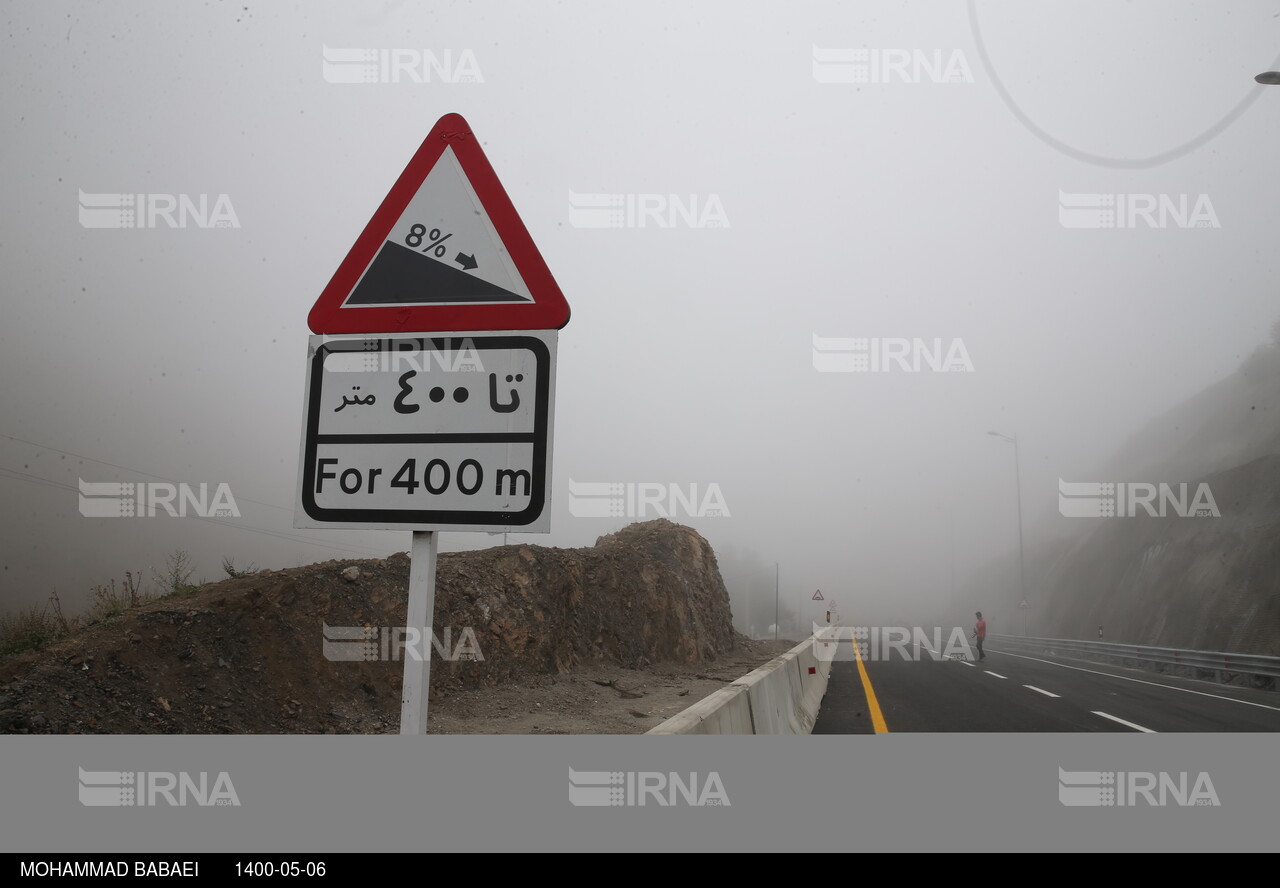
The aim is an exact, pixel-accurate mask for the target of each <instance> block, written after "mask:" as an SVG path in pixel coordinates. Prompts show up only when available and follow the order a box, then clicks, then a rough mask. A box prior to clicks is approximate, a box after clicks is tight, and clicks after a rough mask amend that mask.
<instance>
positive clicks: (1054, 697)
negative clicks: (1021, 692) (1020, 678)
mask: <svg viewBox="0 0 1280 888" xmlns="http://www.w3.org/2000/svg"><path fill="white" fill-rule="evenodd" d="M1023 687H1024V688H1027V689H1028V690H1031V691H1035V692H1036V693H1037V694H1044V695H1045V696H1046V697H1052V698H1053V699H1055V700H1057V699H1058V695H1057V694H1050V693H1049V692H1048V691H1046V690H1044V689H1043V688H1038V687H1036V686H1035V685H1023Z"/></svg>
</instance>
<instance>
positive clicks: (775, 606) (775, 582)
mask: <svg viewBox="0 0 1280 888" xmlns="http://www.w3.org/2000/svg"><path fill="white" fill-rule="evenodd" d="M778 565H779V562H777V561H775V562H773V640H774V641H777V640H778V570H779V567H778Z"/></svg>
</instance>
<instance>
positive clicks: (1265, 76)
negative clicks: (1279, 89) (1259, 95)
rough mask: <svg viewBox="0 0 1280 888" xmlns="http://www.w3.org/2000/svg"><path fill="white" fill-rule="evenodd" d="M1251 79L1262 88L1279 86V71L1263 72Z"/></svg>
mask: <svg viewBox="0 0 1280 888" xmlns="http://www.w3.org/2000/svg"><path fill="white" fill-rule="evenodd" d="M1253 79H1254V80H1256V81H1258V82H1259V83H1261V84H1262V85H1263V86H1280V71H1263V72H1262V73H1261V74H1259V75H1258V76H1257V77H1255V78H1253Z"/></svg>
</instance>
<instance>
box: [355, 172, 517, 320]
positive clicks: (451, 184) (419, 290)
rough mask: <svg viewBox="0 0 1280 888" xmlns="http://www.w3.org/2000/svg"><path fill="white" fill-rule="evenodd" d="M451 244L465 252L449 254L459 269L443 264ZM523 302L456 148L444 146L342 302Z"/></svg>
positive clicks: (447, 261) (512, 269) (375, 303)
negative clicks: (450, 241)
mask: <svg viewBox="0 0 1280 888" xmlns="http://www.w3.org/2000/svg"><path fill="white" fill-rule="evenodd" d="M451 238H452V244H446V241H449V240H450V239H451ZM450 246H453V247H456V248H458V249H464V248H465V250H466V251H467V252H466V255H463V254H462V253H457V254H455V255H456V258H457V262H458V264H459V265H461V266H462V268H459V267H458V266H457V265H453V264H451V263H450V261H449V247H450ZM468 265H469V266H471V268H470V269H468V270H464V269H465V268H466V266H468ZM530 301H532V300H531V299H530V298H529V289H528V288H527V287H526V286H525V285H524V281H523V280H522V279H521V277H520V273H519V272H518V271H516V270H515V267H514V266H513V265H512V263H511V257H510V256H509V255H507V251H506V248H505V247H504V246H503V245H502V240H501V238H499V237H498V234H497V232H496V231H494V230H493V223H491V222H490V221H489V216H488V214H487V213H486V212H485V211H484V207H483V206H482V205H481V203H480V200H479V198H477V197H476V194H475V191H474V190H473V189H472V188H471V187H470V186H469V185H468V183H467V177H466V174H464V173H463V172H462V168H461V167H460V166H459V165H458V158H457V155H456V154H454V151H453V149H452V148H445V149H444V153H443V154H442V155H441V156H440V159H439V160H438V161H436V165H435V166H434V167H432V168H431V172H430V173H428V174H427V178H426V181H424V182H423V183H422V186H421V187H420V188H419V189H418V192H417V194H415V195H414V196H413V200H411V201H409V206H408V207H406V208H405V211H404V214H403V215H402V216H401V217H400V220H399V221H398V222H397V223H396V224H395V226H394V227H392V229H391V234H390V236H389V237H388V238H387V239H386V241H385V242H384V243H383V244H382V248H381V249H379V250H378V255H377V256H376V257H375V258H374V260H373V263H372V264H371V265H370V266H369V268H368V269H367V270H366V271H365V273H364V276H363V277H361V278H360V282H359V283H358V284H356V288H355V290H353V291H352V292H351V295H350V296H348V297H347V301H346V302H345V303H344V304H345V305H449V304H453V305H457V304H461V303H477V302H490V303H495V302H530Z"/></svg>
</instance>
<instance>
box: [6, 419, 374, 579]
mask: <svg viewBox="0 0 1280 888" xmlns="http://www.w3.org/2000/svg"><path fill="white" fill-rule="evenodd" d="M3 437H8V436H7V435H5V436H3ZM94 462H97V460H94ZM0 472H5V473H8V474H7V476H4V477H9V478H11V479H12V480H14V481H26V482H27V483H29V484H43V485H44V486H46V487H57V488H60V489H62V490H70V491H74V492H75V493H77V494H78V493H79V492H80V488H78V487H73V486H72V485H70V484H65V483H63V482H61V481H54V480H53V479H51V478H42V477H40V476H39V475H31V474H28V473H27V472H19V471H18V470H17V469H10V468H6V467H5V466H0ZM144 474H145V473H144ZM15 476H21V477H15ZM152 477H157V476H152ZM170 483H172V482H170ZM186 517H188V518H195V519H196V520H197V521H208V522H209V523H210V524H217V525H218V526H219V527H230V528H234V529H235V530H247V531H249V532H250V533H260V534H263V535H265V536H270V537H277V538H279V539H282V540H289V541H291V542H295V543H305V544H307V545H309V546H317V547H319V548H322V549H340V550H342V551H344V552H354V553H355V554H357V555H374V556H377V557H379V558H381V557H384V556H383V554H382V553H381V552H379V551H377V550H375V549H367V548H364V547H353V546H344V545H342V544H340V543H321V542H319V541H317V540H309V539H307V538H306V537H299V536H293V535H291V534H287V533H281V532H280V531H277V530H269V529H267V528H265V527H256V526H254V525H252V524H240V523H231V522H228V521H219V520H217V519H216V518H209V517H206V516H204V515H188V516H186Z"/></svg>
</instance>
